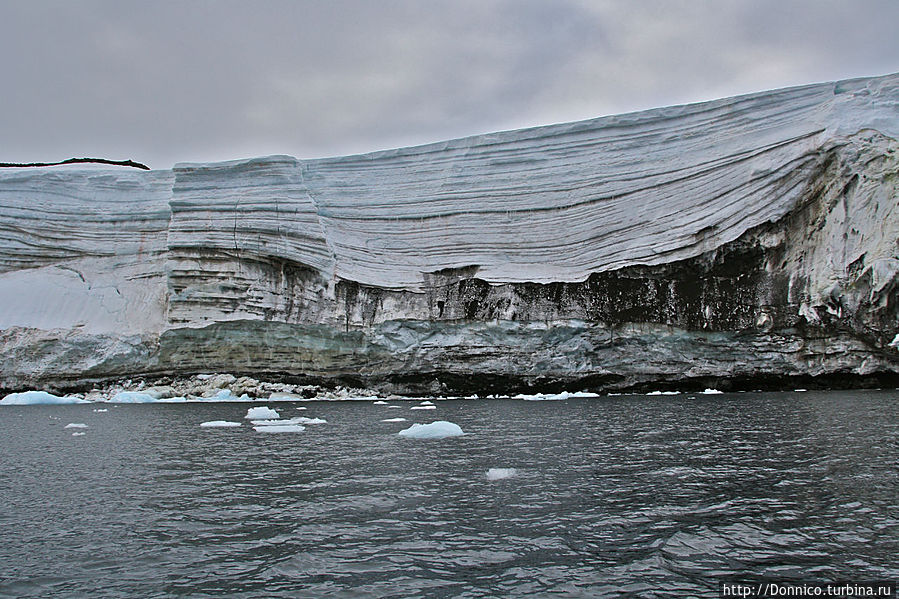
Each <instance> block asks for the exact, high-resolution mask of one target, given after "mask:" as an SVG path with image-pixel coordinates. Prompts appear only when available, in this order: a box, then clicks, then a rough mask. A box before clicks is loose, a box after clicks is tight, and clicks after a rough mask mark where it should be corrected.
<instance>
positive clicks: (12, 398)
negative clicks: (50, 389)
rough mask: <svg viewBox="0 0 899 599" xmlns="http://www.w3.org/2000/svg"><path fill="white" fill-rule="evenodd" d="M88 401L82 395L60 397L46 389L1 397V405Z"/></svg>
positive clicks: (56, 403)
mask: <svg viewBox="0 0 899 599" xmlns="http://www.w3.org/2000/svg"><path fill="white" fill-rule="evenodd" d="M76 403H88V402H87V401H86V400H84V399H81V398H80V397H72V396H70V395H67V396H65V397H59V396H58V395H53V394H52V393H47V392H46V391H23V392H21V393H10V394H9V395H7V396H6V397H4V398H3V399H0V406H36V405H62V404H76Z"/></svg>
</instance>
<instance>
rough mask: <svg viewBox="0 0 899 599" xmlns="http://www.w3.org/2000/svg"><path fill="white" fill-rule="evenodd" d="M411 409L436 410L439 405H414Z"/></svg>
mask: <svg viewBox="0 0 899 599" xmlns="http://www.w3.org/2000/svg"><path fill="white" fill-rule="evenodd" d="M409 409H410V410H436V409H437V406H435V405H433V404H432V405H430V406H412V407H411V408H409Z"/></svg>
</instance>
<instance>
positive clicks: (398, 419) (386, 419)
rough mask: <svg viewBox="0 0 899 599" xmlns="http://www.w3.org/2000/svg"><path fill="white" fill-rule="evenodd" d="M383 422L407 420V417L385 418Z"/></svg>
mask: <svg viewBox="0 0 899 599" xmlns="http://www.w3.org/2000/svg"><path fill="white" fill-rule="evenodd" d="M381 422H406V419H405V418H385V419H384V420H382V421H381Z"/></svg>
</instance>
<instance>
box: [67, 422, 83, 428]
mask: <svg viewBox="0 0 899 599" xmlns="http://www.w3.org/2000/svg"><path fill="white" fill-rule="evenodd" d="M63 428H87V425H86V424H84V423H83V422H70V423H68V424H67V425H65V426H64V427H63Z"/></svg>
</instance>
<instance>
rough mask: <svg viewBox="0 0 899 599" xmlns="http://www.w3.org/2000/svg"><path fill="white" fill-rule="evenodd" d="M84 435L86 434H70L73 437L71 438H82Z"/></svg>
mask: <svg viewBox="0 0 899 599" xmlns="http://www.w3.org/2000/svg"><path fill="white" fill-rule="evenodd" d="M86 434H87V433H72V436H73V437H83V436H84V435H86Z"/></svg>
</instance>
